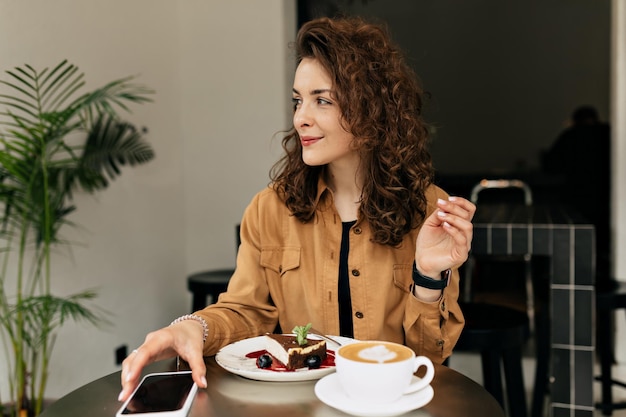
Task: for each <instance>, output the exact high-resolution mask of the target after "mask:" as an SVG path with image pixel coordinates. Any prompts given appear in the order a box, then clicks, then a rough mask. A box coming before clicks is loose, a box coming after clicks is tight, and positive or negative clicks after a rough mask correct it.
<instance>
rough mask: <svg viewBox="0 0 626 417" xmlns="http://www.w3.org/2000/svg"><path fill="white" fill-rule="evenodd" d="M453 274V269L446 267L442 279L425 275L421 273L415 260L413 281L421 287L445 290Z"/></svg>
mask: <svg viewBox="0 0 626 417" xmlns="http://www.w3.org/2000/svg"><path fill="white" fill-rule="evenodd" d="M451 274H452V271H451V270H450V269H446V270H445V271H443V272H442V273H441V279H432V278H429V277H425V276H424V275H422V274H420V273H419V271H418V270H417V266H416V265H415V261H413V282H414V283H415V285H418V286H420V287H424V288H428V289H429V290H443V289H444V288H446V287H447V286H448V283H449V282H450V275H451Z"/></svg>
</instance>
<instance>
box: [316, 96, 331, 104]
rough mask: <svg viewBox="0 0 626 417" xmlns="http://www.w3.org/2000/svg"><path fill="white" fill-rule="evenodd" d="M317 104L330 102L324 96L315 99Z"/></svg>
mask: <svg viewBox="0 0 626 417" xmlns="http://www.w3.org/2000/svg"><path fill="white" fill-rule="evenodd" d="M317 104H323V105H329V104H331V102H330V101H328V100H326V99H325V98H318V99H317Z"/></svg>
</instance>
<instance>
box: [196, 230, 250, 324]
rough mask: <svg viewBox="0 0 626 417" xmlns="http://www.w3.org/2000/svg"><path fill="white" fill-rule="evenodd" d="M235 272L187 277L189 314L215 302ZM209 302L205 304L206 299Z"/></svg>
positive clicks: (224, 271) (219, 271)
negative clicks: (189, 292) (190, 299)
mask: <svg viewBox="0 0 626 417" xmlns="http://www.w3.org/2000/svg"><path fill="white" fill-rule="evenodd" d="M239 233H240V225H239V224H238V225H237V226H236V232H235V234H236V236H235V241H236V251H238V250H239V245H240V244H241V237H240V235H239ZM234 272H235V269H234V268H226V269H213V270H208V271H201V272H196V273H194V274H191V275H189V277H187V289H188V290H189V291H191V293H192V302H191V312H194V311H198V310H202V309H203V308H204V307H206V306H207V305H209V304H211V303H214V302H215V301H217V297H219V295H220V294H221V293H223V292H224V291H226V288H228V281H230V277H231V276H232V275H233V273H234ZM209 297H210V300H209V301H208V302H207V299H208V298H209Z"/></svg>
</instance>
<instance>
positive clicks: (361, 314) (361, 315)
mask: <svg viewBox="0 0 626 417" xmlns="http://www.w3.org/2000/svg"><path fill="white" fill-rule="evenodd" d="M354 315H355V316H356V318H357V319H362V318H363V313H361V312H360V311H357V312H356V313H355V314H354Z"/></svg>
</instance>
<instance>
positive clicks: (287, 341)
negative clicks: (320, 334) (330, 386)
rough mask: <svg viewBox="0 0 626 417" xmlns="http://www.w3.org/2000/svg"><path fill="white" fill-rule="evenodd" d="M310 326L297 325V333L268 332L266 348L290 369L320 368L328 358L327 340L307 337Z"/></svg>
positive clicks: (295, 331)
mask: <svg viewBox="0 0 626 417" xmlns="http://www.w3.org/2000/svg"><path fill="white" fill-rule="evenodd" d="M310 327H311V326H310V325H307V326H297V327H296V328H295V329H294V333H296V335H284V334H266V335H265V350H266V351H267V352H268V353H269V354H270V355H272V356H273V357H274V358H275V359H276V360H278V361H279V362H281V363H282V364H283V365H285V367H286V368H287V369H288V370H294V369H300V368H315V367H317V368H319V366H320V364H321V363H322V362H323V361H324V359H326V341H325V340H316V339H309V338H307V337H306V332H307V331H308V330H309V328H310ZM316 357H317V358H316Z"/></svg>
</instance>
